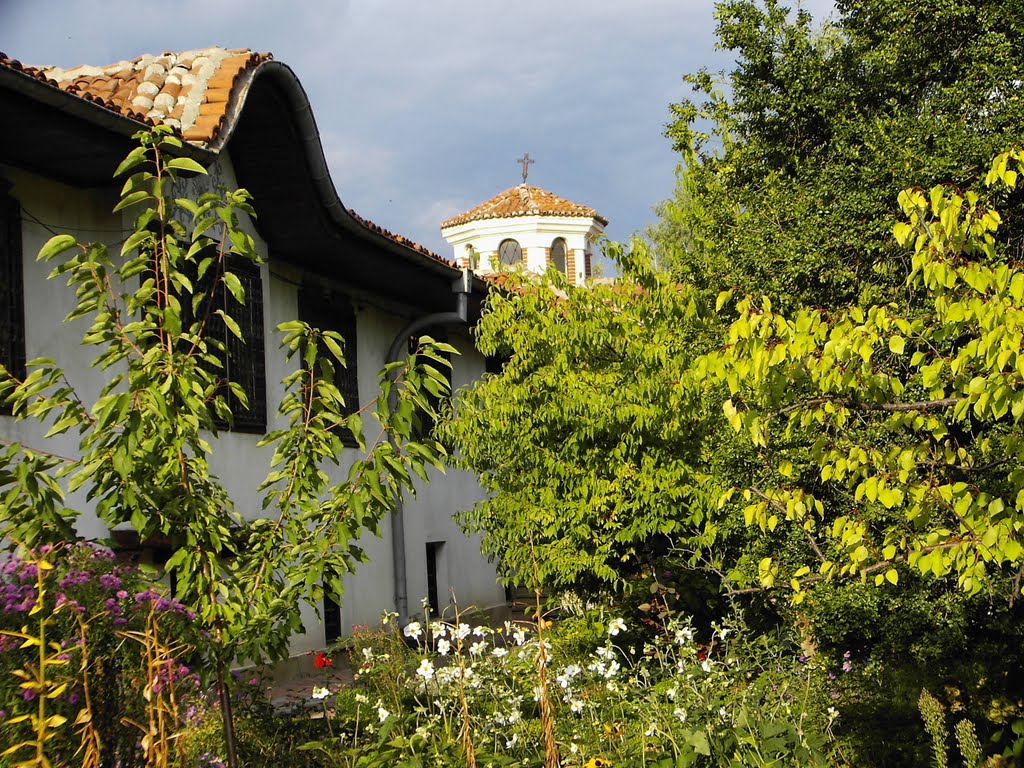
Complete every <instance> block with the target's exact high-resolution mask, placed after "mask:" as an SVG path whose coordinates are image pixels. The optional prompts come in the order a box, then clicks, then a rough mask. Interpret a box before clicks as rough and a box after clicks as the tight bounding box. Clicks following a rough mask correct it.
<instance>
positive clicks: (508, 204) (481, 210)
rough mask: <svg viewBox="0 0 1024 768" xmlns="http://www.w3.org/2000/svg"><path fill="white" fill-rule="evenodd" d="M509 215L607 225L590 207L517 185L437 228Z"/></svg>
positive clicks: (533, 188) (606, 220)
mask: <svg viewBox="0 0 1024 768" xmlns="http://www.w3.org/2000/svg"><path fill="white" fill-rule="evenodd" d="M513 216H582V217H585V218H588V219H597V220H598V221H599V222H601V224H602V225H604V226H607V225H608V219H606V218H605V217H604V216H601V215H600V214H599V213H598V212H597V211H595V210H594V209H593V208H588V207H587V206H585V205H580V204H579V203H574V202H571V201H569V200H565V199H563V198H561V197H559V196H558V195H555V194H553V193H551V192H548V191H547V190H546V189H541V188H540V187H534V186H530V185H528V184H519V185H517V186H515V187H510V188H509V189H506V190H505V191H504V192H500V193H498V194H497V195H495V196H494V197H492V198H491V199H490V200H488V201H487V202H485V203H480V205H478V206H477V207H476V208H473V209H471V210H469V211H466V212H465V213H461V214H459V215H458V216H454V217H452V218H450V219H448V220H447V221H442V222H441V229H447V228H448V227H454V226H457V225H459V224H466V223H468V222H470V221H479V220H481V219H505V218H510V217H513Z"/></svg>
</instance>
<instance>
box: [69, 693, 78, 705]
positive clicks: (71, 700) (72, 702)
mask: <svg viewBox="0 0 1024 768" xmlns="http://www.w3.org/2000/svg"><path fill="white" fill-rule="evenodd" d="M77 703H78V694H77V693H72V694H71V695H70V696H68V704H70V705H71V706H74V705H75V704H77Z"/></svg>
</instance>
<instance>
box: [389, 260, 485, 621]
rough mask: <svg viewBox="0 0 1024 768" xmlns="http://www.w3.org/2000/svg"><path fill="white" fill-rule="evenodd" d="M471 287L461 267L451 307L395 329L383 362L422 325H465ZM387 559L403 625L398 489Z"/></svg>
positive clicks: (394, 400)
mask: <svg viewBox="0 0 1024 768" xmlns="http://www.w3.org/2000/svg"><path fill="white" fill-rule="evenodd" d="M472 291H473V271H472V270H470V269H464V270H462V274H461V275H460V276H459V278H458V279H457V280H456V281H455V282H454V283H452V293H454V294H455V300H456V305H455V311H454V312H436V313H434V314H432V315H426V316H425V317H421V318H419V319H418V320H413V321H412V322H411V323H409V324H408V325H407V326H405V327H404V328H403V329H402V330H401V331H399V332H398V335H397V336H395V340H394V341H393V342H391V348H390V349H388V356H387V360H386V362H387V363H394V362H397V361H398V360H400V359H402V358H403V357H405V354H404V351H405V349H407V348H408V344H409V337H410V336H414V335H416V334H418V333H419V332H420V331H422V330H424V329H426V328H430V327H431V326H437V325H465V324H466V322H467V321H468V319H469V294H470V293H471V292H472ZM388 406H389V408H390V410H392V411H394V409H395V408H396V407H397V406H398V392H397V391H396V390H394V389H392V391H391V394H390V395H389V397H388ZM388 440H389V442H390V443H391V445H392V447H394V446H395V440H394V437H393V436H390V435H389V436H388ZM391 561H392V569H393V574H394V579H395V610H396V611H397V612H398V626H400V627H404V626H405V625H406V624H407V623H408V621H409V585H408V582H407V573H408V570H407V568H406V561H405V504H404V502H403V500H402V495H401V493H399V495H398V498H397V499H396V500H395V506H394V509H393V510H392V511H391Z"/></svg>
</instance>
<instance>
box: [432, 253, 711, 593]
mask: <svg viewBox="0 0 1024 768" xmlns="http://www.w3.org/2000/svg"><path fill="white" fill-rule="evenodd" d="M622 266H623V268H624V269H627V270H628V271H629V274H630V275H631V276H632V277H634V278H635V282H634V283H624V284H622V285H619V286H609V285H594V286H587V287H579V286H573V285H569V284H568V283H567V282H566V281H565V280H564V279H560V278H559V277H557V276H555V275H552V279H553V280H554V281H555V282H554V283H550V282H544V283H540V284H535V283H531V282H530V280H529V278H527V277H524V276H521V275H520V276H518V277H516V276H514V275H510V277H509V280H510V281H512V282H513V284H517V285H518V287H517V288H516V289H515V290H513V291H512V292H508V293H501V292H497V291H492V293H491V294H490V296H489V297H488V304H487V311H486V312H485V314H484V316H483V317H482V318H481V321H480V323H479V325H478V326H477V329H476V333H477V346H478V348H479V349H480V350H481V352H483V353H484V354H487V355H493V356H495V357H498V358H502V359H504V360H505V362H504V365H503V367H502V370H501V372H500V374H495V375H487V376H485V377H484V378H483V380H482V381H480V382H478V383H477V384H475V385H474V386H472V387H470V388H469V389H467V390H463V391H462V392H461V393H460V398H459V401H458V405H457V408H456V417H455V418H454V419H453V420H452V421H451V422H450V423H449V424H448V425H447V427H446V430H447V433H448V436H449V437H450V438H451V440H452V442H453V444H454V445H455V446H456V448H457V451H456V453H457V454H458V455H459V456H460V460H461V462H462V464H463V465H464V466H466V467H468V468H470V469H472V470H473V471H474V472H477V473H478V474H479V475H480V478H481V482H482V484H483V486H484V488H485V489H486V490H488V491H490V492H491V494H492V495H491V496H490V497H489V498H488V499H486V500H485V501H482V502H480V503H479V504H478V505H477V506H476V508H475V509H473V510H471V511H469V512H466V513H464V514H463V516H462V521H463V523H464V524H465V525H466V526H467V527H469V528H471V529H473V530H480V531H483V533H484V546H485V548H486V549H487V550H488V551H489V552H491V553H493V554H494V555H496V556H498V557H499V558H500V560H501V561H502V562H503V563H504V565H505V569H506V572H507V574H508V575H513V574H515V573H517V572H518V573H519V574H520V575H522V574H532V572H533V565H532V560H533V557H534V554H535V555H536V561H537V564H538V567H539V572H540V573H539V575H540V577H541V579H542V580H543V581H544V582H545V583H560V584H572V583H573V582H574V581H575V580H576V579H578V578H580V577H581V576H593V577H597V578H599V579H603V580H614V579H615V578H616V575H617V574H618V573H619V572H620V570H621V569H622V568H626V569H630V568H633V567H635V564H636V563H637V561H638V558H639V559H641V560H642V559H643V557H644V554H645V551H646V547H647V544H649V543H650V542H652V541H653V540H655V539H657V538H658V537H660V536H668V535H670V534H673V533H677V532H679V531H680V530H682V529H683V528H684V527H687V525H688V523H690V522H692V521H691V520H690V518H691V517H692V516H695V517H696V518H697V521H699V519H700V515H701V512H700V505H699V504H695V500H696V496H695V490H696V485H697V484H698V483H699V478H698V476H697V474H696V469H695V468H696V467H697V466H698V463H699V453H700V450H701V445H702V434H701V430H702V429H703V428H704V427H703V426H702V424H701V421H700V420H699V419H698V418H697V417H696V412H697V411H699V410H700V409H701V407H702V406H701V403H700V400H699V399H698V398H697V397H696V393H695V392H694V391H693V390H692V389H687V388H684V387H680V386H679V382H680V380H681V379H682V378H683V377H684V376H685V372H686V370H687V368H688V367H689V366H690V365H691V364H692V363H693V362H694V360H695V358H696V354H697V351H698V349H699V344H700V340H701V335H700V333H699V329H700V328H701V327H702V324H703V319H702V313H703V315H704V316H705V317H706V316H707V315H708V313H707V311H706V310H705V309H702V305H701V304H700V303H699V302H698V301H696V300H695V294H694V292H693V291H692V290H690V289H688V288H687V287H686V286H677V285H675V284H674V283H672V282H671V278H670V277H669V276H668V275H667V274H665V273H662V272H659V271H656V270H654V269H652V268H651V266H650V264H649V263H645V262H643V260H642V259H632V260H630V259H624V260H623V261H622ZM517 280H518V281H519V282H518V283H516V282H515V281H517ZM691 505H692V506H691ZM687 509H690V511H686V510H687ZM531 543H532V545H533V548H534V552H531V548H530V544H531Z"/></svg>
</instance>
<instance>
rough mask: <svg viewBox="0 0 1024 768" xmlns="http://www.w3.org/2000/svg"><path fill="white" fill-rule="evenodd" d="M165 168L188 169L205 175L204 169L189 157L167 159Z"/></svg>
mask: <svg viewBox="0 0 1024 768" xmlns="http://www.w3.org/2000/svg"><path fill="white" fill-rule="evenodd" d="M164 167H165V168H174V169H176V170H179V171H190V172H192V173H201V174H203V175H204V176H205V175H206V169H205V168H203V166H201V165H200V164H199V163H197V162H196V161H195V160H193V159H192V158H191V157H175V158H174V159H172V160H168V161H167V163H166V164H165V165H164Z"/></svg>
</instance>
